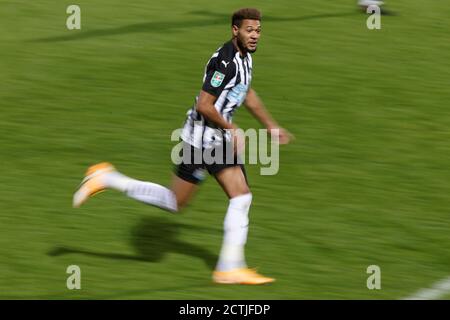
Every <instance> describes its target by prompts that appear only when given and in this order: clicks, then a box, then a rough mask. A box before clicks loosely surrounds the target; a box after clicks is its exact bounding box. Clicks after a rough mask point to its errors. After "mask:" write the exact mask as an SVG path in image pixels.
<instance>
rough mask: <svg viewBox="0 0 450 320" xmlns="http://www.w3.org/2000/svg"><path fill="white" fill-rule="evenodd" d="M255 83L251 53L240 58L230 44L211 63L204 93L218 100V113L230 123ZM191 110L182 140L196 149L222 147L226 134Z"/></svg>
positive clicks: (216, 53)
mask: <svg viewBox="0 0 450 320" xmlns="http://www.w3.org/2000/svg"><path fill="white" fill-rule="evenodd" d="M251 80H252V57H251V55H250V53H247V54H246V56H244V57H241V55H240V53H239V51H238V50H237V49H236V48H235V46H234V44H233V43H232V42H231V41H229V42H227V43H225V44H224V45H223V46H222V47H220V48H219V49H218V50H217V51H216V52H215V53H214V54H213V55H212V57H211V59H210V60H209V61H208V63H207V65H206V68H205V74H204V77H203V87H202V90H204V91H206V92H208V93H210V94H212V95H214V96H216V97H217V100H216V102H215V104H214V107H215V108H216V110H217V111H218V112H219V113H220V114H221V115H222V117H224V119H225V120H227V121H228V122H231V121H232V117H233V113H234V111H235V110H236V109H237V108H238V107H239V106H240V105H241V104H242V103H243V102H244V100H245V97H246V95H247V92H248V89H249V88H250V82H251ZM197 101H198V96H197V97H196V99H195V104H194V106H193V107H192V108H191V109H189V110H188V112H187V119H186V122H185V124H184V127H183V131H182V133H181V139H183V140H184V141H185V142H187V143H189V144H190V145H193V146H194V147H196V148H202V147H203V148H210V147H213V146H214V145H216V144H219V143H222V140H223V139H224V134H223V130H220V129H218V128H217V127H216V126H215V125H214V124H213V123H210V122H209V121H207V120H206V119H205V118H204V117H203V116H202V115H201V114H200V113H198V112H197V111H196V109H195V107H196V103H197Z"/></svg>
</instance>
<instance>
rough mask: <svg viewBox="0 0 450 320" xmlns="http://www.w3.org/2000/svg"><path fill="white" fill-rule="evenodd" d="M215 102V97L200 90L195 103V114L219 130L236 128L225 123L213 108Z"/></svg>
mask: <svg viewBox="0 0 450 320" xmlns="http://www.w3.org/2000/svg"><path fill="white" fill-rule="evenodd" d="M216 100H217V97H216V96H214V95H212V94H211V93H209V92H206V91H204V90H201V91H200V95H199V97H198V101H197V108H196V109H197V112H199V113H200V114H201V115H202V116H203V117H205V118H206V119H207V120H208V121H210V122H212V123H214V124H215V125H216V126H217V127H219V128H221V129H235V128H236V126H235V125H233V124H232V123H229V122H228V121H226V120H225V119H224V117H222V115H221V114H220V113H219V112H218V111H217V109H216V108H215V107H214V104H215V103H216Z"/></svg>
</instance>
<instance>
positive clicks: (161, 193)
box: [103, 172, 178, 211]
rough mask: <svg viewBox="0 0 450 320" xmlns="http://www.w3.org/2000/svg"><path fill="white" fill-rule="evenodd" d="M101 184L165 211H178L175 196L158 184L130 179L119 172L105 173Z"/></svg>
mask: <svg viewBox="0 0 450 320" xmlns="http://www.w3.org/2000/svg"><path fill="white" fill-rule="evenodd" d="M103 182H104V184H105V185H106V186H107V187H108V188H111V189H115V190H118V191H121V192H124V193H125V194H126V195H127V196H128V197H130V198H133V199H135V200H138V201H141V202H144V203H146V204H150V205H153V206H157V207H159V208H162V209H165V210H169V211H178V207H177V200H176V197H175V194H174V193H173V192H172V191H171V190H169V189H168V188H166V187H163V186H161V185H159V184H156V183H152V182H145V181H139V180H136V179H132V178H130V177H127V176H126V175H123V174H121V173H120V172H111V173H106V174H105V175H104V180H103Z"/></svg>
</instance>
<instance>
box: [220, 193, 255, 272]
mask: <svg viewBox="0 0 450 320" xmlns="http://www.w3.org/2000/svg"><path fill="white" fill-rule="evenodd" d="M251 203H252V194H251V193H247V194H244V195H240V196H237V197H235V198H231V199H230V204H229V206H228V211H227V214H226V216H225V221H224V237H223V244H222V249H221V251H220V256H219V262H218V263H217V267H216V269H217V270H218V271H229V270H232V269H236V268H245V267H247V264H246V263H245V256H244V247H245V243H246V242H247V233H248V222H249V219H248V211H249V209H250V204H251Z"/></svg>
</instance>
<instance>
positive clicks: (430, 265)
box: [0, 0, 450, 299]
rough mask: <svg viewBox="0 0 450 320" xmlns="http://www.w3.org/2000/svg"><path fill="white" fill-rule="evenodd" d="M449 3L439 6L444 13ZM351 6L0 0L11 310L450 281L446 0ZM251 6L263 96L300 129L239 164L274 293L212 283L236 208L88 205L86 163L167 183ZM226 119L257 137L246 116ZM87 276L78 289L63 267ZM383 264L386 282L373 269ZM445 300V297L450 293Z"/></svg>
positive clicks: (308, 294) (409, 287) (4, 252)
mask: <svg viewBox="0 0 450 320" xmlns="http://www.w3.org/2000/svg"><path fill="white" fill-rule="evenodd" d="M438 2H439V3H438ZM438 2H436V3H434V2H432V1H421V0H408V1H406V0H398V1H392V2H391V1H388V3H387V4H388V8H389V9H391V10H392V11H394V12H395V13H396V15H392V16H383V17H382V20H381V22H382V29H381V30H368V29H367V27H366V18H367V17H366V16H365V15H364V14H362V13H360V12H358V11H357V9H356V0H347V1H344V0H338V1H325V0H322V1H317V0H305V1H288V0H280V1H255V0H250V1H244V2H243V1H237V0H232V1H226V2H224V1H206V0H199V1H182V0H175V1H163V2H160V1H154V0H145V1H144V0H135V1H132V2H129V3H128V2H124V1H118V0H108V1H106V0H95V1H87V0H79V1H77V4H78V5H79V6H80V7H81V27H82V29H81V30H72V31H69V30H67V28H66V19H67V17H68V14H66V8H67V6H68V5H69V4H71V3H66V2H59V1H50V0H42V1H38V2H36V1H34V2H33V1H32V2H30V1H6V0H1V1H0V6H1V10H0V26H1V27H0V110H1V115H0V150H1V151H0V164H1V180H0V244H1V245H0V298H6V299H18V298H25V299H400V298H403V297H405V296H408V295H410V294H412V293H414V292H415V291H417V290H419V289H421V288H426V287H429V286H430V285H431V284H432V283H434V282H436V281H439V280H440V279H442V278H445V277H447V276H448V275H449V274H450V232H449V228H450V223H449V221H450V214H449V212H450V211H449V210H450V209H449V208H450V170H449V163H450V129H449V128H450V111H449V108H448V107H449V101H450V88H449V84H450V42H449V41H448V37H449V34H450V24H449V23H448V22H449V17H450V4H449V3H448V2H445V1H438ZM242 6H255V7H258V8H260V9H261V10H262V12H263V21H262V26H263V32H262V38H261V42H260V46H259V49H258V52H257V53H256V54H255V55H254V81H253V88H255V90H256V91H257V92H258V93H259V95H260V96H261V97H262V98H263V100H264V101H265V103H266V105H267V107H268V108H269V110H270V111H271V112H272V113H273V115H274V116H275V117H276V119H277V120H278V121H279V122H280V123H281V125H283V126H284V127H286V128H287V129H289V130H290V131H291V132H292V133H293V134H295V136H296V138H297V139H296V141H295V142H294V143H293V144H290V145H288V146H282V147H281V155H280V157H281V164H280V171H279V173H278V174H277V175H275V176H261V175H259V168H260V167H259V166H258V165H250V166H247V171H248V174H249V180H250V184H251V187H252V192H253V194H254V201H253V205H252V209H251V211H250V217H251V225H250V232H249V241H248V245H247V258H248V263H249V265H250V266H251V267H258V270H259V271H260V272H261V273H263V274H265V275H268V276H273V277H275V278H276V279H277V282H276V283H274V284H273V285H268V286H262V287H246V286H219V285H214V284H212V283H211V278H210V277H211V271H212V268H213V267H214V264H215V262H216V259H217V254H218V252H219V249H220V245H221V240H222V221H223V217H224V214H225V211H226V208H227V199H226V197H225V195H224V194H223V192H222V191H221V189H220V187H219V186H218V185H217V184H216V182H215V181H214V179H212V178H209V179H208V180H207V181H206V182H205V183H204V185H203V186H202V188H201V190H200V192H199V193H198V194H197V196H196V197H195V199H194V200H193V202H192V204H191V205H190V207H189V208H188V209H187V210H186V211H185V212H184V213H182V214H181V215H172V214H168V213H166V212H163V211H161V210H159V209H157V208H153V207H150V206H145V205H143V204H140V203H138V202H135V201H133V200H131V199H128V198H126V197H124V196H122V195H120V194H119V193H117V192H113V191H111V192H109V191H108V192H105V193H102V194H100V195H98V196H96V197H95V198H94V199H92V201H89V202H88V203H87V204H86V205H85V206H83V207H82V208H81V209H73V208H72V207H71V198H72V194H73V192H74V191H75V189H76V187H77V185H78V183H79V182H80V179H81V178H82V176H83V174H84V171H85V169H86V167H87V166H89V165H90V164H93V163H96V162H98V161H105V160H106V161H110V162H112V163H113V164H114V165H115V166H116V167H117V168H118V169H119V170H121V171H122V172H124V173H125V174H128V175H130V176H133V177H136V178H139V179H143V180H150V181H155V182H158V183H161V184H168V183H169V182H170V176H171V170H172V164H171V162H170V151H171V148H172V147H173V145H174V143H173V142H171V141H170V134H171V132H172V130H174V129H176V128H179V127H180V126H181V124H182V122H183V120H184V116H185V112H186V110H187V109H188V108H189V107H190V106H191V104H192V102H193V99H194V96H195V95H196V94H197V93H198V91H199V89H200V86H201V80H202V75H203V68H204V65H205V63H206V61H207V60H208V59H209V57H210V55H211V54H212V52H213V51H214V50H215V49H216V48H217V47H219V46H220V45H221V44H222V43H224V42H225V41H227V40H228V39H229V37H230V30H229V16H230V14H231V12H233V11H234V10H235V9H238V8H240V7H242ZM234 120H235V122H236V123H237V124H238V125H239V126H240V127H242V128H251V127H253V128H259V125H258V124H257V123H256V121H255V120H253V119H252V118H251V116H250V115H249V114H248V112H247V111H246V110H244V108H242V109H240V110H239V111H238V112H237V113H236V115H235V117H234ZM69 265H78V266H80V268H81V286H82V288H81V290H68V289H67V288H66V279H67V277H68V276H69V275H68V274H66V268H67V267H68V266H69ZM369 265H378V266H380V268H381V285H382V289H381V290H368V289H367V287H366V280H367V278H368V276H369V275H368V274H367V273H366V269H367V267H368V266H369ZM446 297H447V298H448V295H447V296H446ZM444 298H445V297H444Z"/></svg>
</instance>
